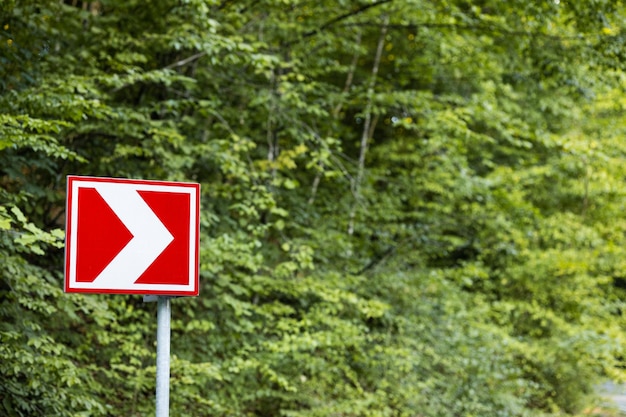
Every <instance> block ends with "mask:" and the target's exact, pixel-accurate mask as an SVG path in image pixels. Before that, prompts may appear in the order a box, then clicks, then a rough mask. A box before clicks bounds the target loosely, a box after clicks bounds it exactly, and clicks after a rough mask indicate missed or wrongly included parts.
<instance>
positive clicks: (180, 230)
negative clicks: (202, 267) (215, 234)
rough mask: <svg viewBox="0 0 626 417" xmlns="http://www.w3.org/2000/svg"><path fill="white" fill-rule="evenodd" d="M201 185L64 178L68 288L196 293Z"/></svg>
mask: <svg viewBox="0 0 626 417" xmlns="http://www.w3.org/2000/svg"><path fill="white" fill-rule="evenodd" d="M199 194H200V185H199V184H195V183H181V182H166V181H144V180H128V179H118V178H96V177H78V176H68V177H67V208H66V230H65V292H87V293H116V294H148V295H190V296H191V295H198V291H199V287H198V245H199V225H200V200H199Z"/></svg>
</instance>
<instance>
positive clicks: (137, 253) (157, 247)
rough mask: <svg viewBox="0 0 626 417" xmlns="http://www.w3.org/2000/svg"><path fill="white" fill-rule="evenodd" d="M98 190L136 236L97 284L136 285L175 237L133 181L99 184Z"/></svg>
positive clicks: (116, 286)
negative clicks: (130, 182) (128, 182)
mask: <svg viewBox="0 0 626 417" xmlns="http://www.w3.org/2000/svg"><path fill="white" fill-rule="evenodd" d="M95 188H96V190H97V191H98V193H99V194H100V195H101V196H102V198H103V199H104V201H106V203H107V204H108V205H109V207H111V209H112V210H113V211H114V212H115V214H116V215H117V217H119V219H120V220H121V221H122V223H124V225H125V226H126V227H127V228H128V230H129V231H130V233H132V235H133V238H132V239H131V240H130V242H128V244H127V245H126V246H125V247H124V248H123V249H122V250H121V251H120V252H119V253H118V254H117V256H115V258H113V260H112V261H111V262H110V263H109V264H108V265H107V266H106V267H105V268H104V269H103V270H102V272H101V273H100V275H98V276H97V277H96V279H95V280H94V281H93V283H97V284H98V286H99V287H101V288H120V289H127V288H133V284H134V282H135V281H136V280H137V279H138V278H139V277H140V276H141V274H143V273H144V271H145V270H146V269H148V267H149V266H150V265H152V263H153V262H154V261H155V260H156V258H158V256H159V255H160V254H161V253H162V252H163V251H164V250H165V248H166V247H167V246H168V245H169V244H170V242H172V240H174V236H172V234H171V233H170V232H169V230H167V228H166V227H165V226H164V225H163V223H162V222H161V220H160V219H159V218H158V217H157V216H156V214H154V212H153V211H152V209H151V208H150V206H148V204H147V203H146V202H145V201H144V200H143V198H141V196H140V195H139V193H138V192H137V187H136V186H134V185H133V184H113V183H98V184H97V185H96V187H95Z"/></svg>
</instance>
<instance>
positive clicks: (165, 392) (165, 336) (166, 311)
mask: <svg viewBox="0 0 626 417" xmlns="http://www.w3.org/2000/svg"><path fill="white" fill-rule="evenodd" d="M171 318H172V302H171V300H170V297H165V296H159V297H158V300H157V357H156V362H157V363H156V417H169V415H170V331H171V323H170V322H171Z"/></svg>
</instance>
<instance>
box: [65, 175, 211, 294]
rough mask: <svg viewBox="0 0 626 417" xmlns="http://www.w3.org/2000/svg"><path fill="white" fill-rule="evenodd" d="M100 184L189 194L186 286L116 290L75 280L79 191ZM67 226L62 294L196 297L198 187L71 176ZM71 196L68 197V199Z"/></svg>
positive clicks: (183, 183) (191, 184)
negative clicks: (63, 292) (64, 292)
mask: <svg viewBox="0 0 626 417" xmlns="http://www.w3.org/2000/svg"><path fill="white" fill-rule="evenodd" d="M102 184H109V185H110V184H115V185H116V186H120V187H131V188H133V189H134V190H135V191H156V192H171V193H181V194H183V193H184V194H189V198H190V204H189V206H190V209H189V219H190V221H189V259H188V262H189V283H188V284H186V285H175V284H135V283H133V284H132V285H130V286H119V287H116V288H110V287H101V286H99V285H98V284H97V283H93V282H77V281H76V264H77V250H78V249H77V242H78V209H79V208H78V191H79V189H80V188H95V189H97V188H98V186H99V185H102ZM67 185H68V190H67V191H68V193H70V194H69V195H68V199H67V207H66V210H67V213H68V215H67V216H66V218H67V220H66V221H67V224H66V231H67V230H68V227H69V231H70V234H69V236H66V247H65V250H66V257H65V262H66V265H65V291H66V292H91V293H119V294H146V295H176V296H178V295H198V292H199V290H198V285H199V283H198V280H197V274H198V268H199V265H198V252H199V248H198V233H199V230H198V229H199V227H198V223H197V221H198V220H197V219H198V218H199V213H198V210H199V203H198V198H199V195H198V194H199V184H196V183H186V182H169V181H152V180H133V179H125V178H107V177H83V176H75V175H71V176H68V177H67ZM70 196H71V197H70ZM68 250H69V253H68Z"/></svg>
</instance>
